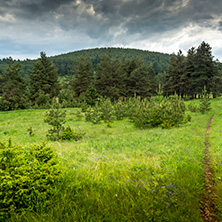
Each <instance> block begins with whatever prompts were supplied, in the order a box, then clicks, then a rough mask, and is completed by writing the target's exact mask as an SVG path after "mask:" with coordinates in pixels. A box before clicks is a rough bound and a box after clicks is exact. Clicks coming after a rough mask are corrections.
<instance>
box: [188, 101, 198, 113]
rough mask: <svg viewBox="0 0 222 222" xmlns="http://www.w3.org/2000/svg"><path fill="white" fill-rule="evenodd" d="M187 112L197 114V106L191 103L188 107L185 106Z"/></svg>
mask: <svg viewBox="0 0 222 222" xmlns="http://www.w3.org/2000/svg"><path fill="white" fill-rule="evenodd" d="M187 108H188V110H190V112H193V113H195V112H198V111H199V108H198V106H197V105H195V104H193V103H190V104H189V105H188V106H187Z"/></svg>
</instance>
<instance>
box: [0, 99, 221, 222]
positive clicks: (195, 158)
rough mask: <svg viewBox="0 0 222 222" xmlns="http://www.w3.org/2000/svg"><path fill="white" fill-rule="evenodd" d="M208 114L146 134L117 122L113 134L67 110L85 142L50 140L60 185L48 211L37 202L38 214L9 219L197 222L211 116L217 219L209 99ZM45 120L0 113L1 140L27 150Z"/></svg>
mask: <svg viewBox="0 0 222 222" xmlns="http://www.w3.org/2000/svg"><path fill="white" fill-rule="evenodd" d="M195 102H196V103H198V101H195ZM187 103H188V102H187ZM212 108H213V109H212V111H210V112H209V113H208V114H204V115H202V114H200V113H190V112H188V113H189V114H190V115H191V116H192V121H191V122H190V123H187V124H184V125H182V126H180V127H175V128H172V129H161V128H154V129H146V130H144V129H143V130H142V129H138V128H135V127H134V125H133V124H132V123H131V122H130V121H129V120H128V119H125V120H122V121H114V123H112V127H111V128H108V127H107V126H106V124H98V125H93V124H92V123H89V122H85V121H84V119H82V120H81V121H77V116H76V112H77V109H67V118H66V119H67V122H66V125H69V126H71V127H72V128H73V129H75V130H77V131H78V130H81V132H84V133H85V136H84V138H83V139H82V140H80V141H77V142H75V141H71V142H48V143H49V144H51V145H52V146H53V147H54V149H55V151H56V152H57V153H58V155H59V158H60V161H61V164H62V166H63V167H64V169H65V172H66V173H65V175H64V179H63V182H62V183H61V184H58V186H57V190H56V191H55V195H54V196H53V197H52V198H51V202H50V205H49V206H48V207H47V208H46V207H45V205H44V204H43V203H39V206H38V208H37V209H38V210H37V212H27V213H25V214H24V215H21V216H19V215H14V216H13V217H12V218H11V221H51V222H56V221H58V222H60V221H65V222H68V221H70V222H71V221H177V222H179V221H181V222H182V221H183V222H184V221H189V222H192V221H193V222H198V221H202V219H201V216H200V205H201V195H202V193H203V187H204V172H203V168H202V161H203V158H204V148H205V146H204V140H205V131H206V127H207V123H208V121H209V119H210V118H211V116H212V115H213V113H214V112H216V115H215V119H214V121H213V124H212V129H211V135H210V143H211V147H210V151H211V157H212V163H213V168H214V172H215V173H214V179H215V185H216V186H215V189H216V193H217V194H218V198H217V201H216V204H217V209H218V215H219V216H220V219H221V220H222V213H221V212H222V195H221V193H222V183H221V181H222V177H221V175H222V174H221V172H222V151H221V150H222V149H221V146H222V139H220V136H221V133H222V129H220V128H221V123H222V122H221V121H222V120H221V117H222V111H221V110H222V109H221V108H222V99H214V100H213V101H212ZM44 114H45V110H19V111H12V112H1V113H0V135H1V137H0V138H1V140H6V139H8V138H11V139H12V141H13V142H14V143H18V144H21V145H26V146H28V144H29V143H30V144H32V143H41V141H44V140H46V133H47V130H48V129H49V126H48V125H47V124H46V123H44V121H43V120H44ZM30 127H32V129H33V133H34V136H30V135H29V133H28V131H27V130H28V128H30Z"/></svg>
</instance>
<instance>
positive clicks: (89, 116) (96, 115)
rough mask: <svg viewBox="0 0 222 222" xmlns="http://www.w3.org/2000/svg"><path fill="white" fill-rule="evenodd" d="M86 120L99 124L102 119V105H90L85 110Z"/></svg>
mask: <svg viewBox="0 0 222 222" xmlns="http://www.w3.org/2000/svg"><path fill="white" fill-rule="evenodd" d="M85 117H86V121H89V122H92V123H94V124H98V123H100V122H101V120H102V111H101V107H100V106H99V105H98V104H96V105H95V106H94V107H89V108H88V109H87V110H86V112H85Z"/></svg>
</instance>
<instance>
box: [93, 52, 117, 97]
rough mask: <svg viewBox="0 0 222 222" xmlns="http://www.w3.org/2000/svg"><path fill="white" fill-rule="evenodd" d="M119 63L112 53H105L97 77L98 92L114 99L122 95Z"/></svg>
mask: <svg viewBox="0 0 222 222" xmlns="http://www.w3.org/2000/svg"><path fill="white" fill-rule="evenodd" d="M118 67H119V63H118V62H117V60H116V59H113V58H112V57H111V55H110V54H109V55H104V56H103V57H102V59H101V62H100V63H99V65H98V67H97V77H96V83H95V87H96V90H97V92H98V93H99V94H100V95H101V96H104V97H109V98H111V99H112V100H114V99H118V98H119V96H120V84H119V80H120V77H119V74H120V73H118V72H117V71H118Z"/></svg>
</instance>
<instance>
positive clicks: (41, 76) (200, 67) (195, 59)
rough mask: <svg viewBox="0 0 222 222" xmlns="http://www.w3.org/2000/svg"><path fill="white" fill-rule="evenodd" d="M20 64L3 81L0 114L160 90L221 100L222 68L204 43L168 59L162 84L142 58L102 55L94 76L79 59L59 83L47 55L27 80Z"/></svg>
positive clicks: (9, 67)
mask: <svg viewBox="0 0 222 222" xmlns="http://www.w3.org/2000/svg"><path fill="white" fill-rule="evenodd" d="M20 70H21V64H20V63H18V62H16V61H14V60H13V59H12V58H9V59H8V64H7V67H6V68H5V70H4V71H3V73H2V74H1V75H0V110H13V109H24V108H35V107H46V106H47V105H49V104H50V102H51V101H52V99H53V98H54V97H58V98H59V99H60V101H61V102H62V103H63V104H64V107H71V106H72V107H73V106H78V105H79V104H80V103H82V102H86V103H87V104H89V105H93V104H95V101H96V100H98V99H99V98H101V97H104V98H110V99H111V101H114V100H117V99H119V98H120V97H126V98H129V97H133V96H135V95H136V96H139V97H141V98H149V97H151V96H155V95H156V93H157V89H158V84H160V83H161V84H162V90H163V94H164V95H172V94H175V93H176V94H177V95H179V96H181V97H187V98H196V97H197V96H198V95H199V94H201V92H202V90H203V89H204V87H205V88H206V90H207V93H212V94H213V96H214V97H216V96H219V95H220V94H221V83H222V78H221V66H220V63H219V62H218V61H214V60H213V56H212V52H211V47H210V45H209V44H207V43H205V42H202V43H201V45H200V46H199V47H198V48H197V49H195V48H194V47H192V48H191V49H189V51H188V55H187V57H185V56H184V55H183V54H182V52H181V51H179V52H178V54H177V55H174V56H172V57H171V59H170V65H169V68H168V70H167V73H166V74H165V75H164V76H163V77H162V79H160V78H158V77H159V75H156V73H155V70H154V67H153V65H152V64H150V65H149V66H147V65H146V64H145V62H144V60H143V59H141V58H139V57H135V58H128V57H122V58H121V60H119V59H116V58H115V57H113V56H112V54H111V53H107V54H104V55H103V56H102V57H101V59H100V62H99V64H98V66H97V67H96V70H95V69H94V67H93V63H92V60H91V59H90V58H89V57H87V56H84V57H79V58H78V59H77V60H75V61H73V65H72V69H71V71H70V75H67V76H66V77H63V78H62V80H61V77H60V76H59V75H58V69H57V68H56V66H55V64H54V63H52V62H51V61H50V60H49V58H48V57H47V56H46V54H45V53H44V52H41V53H40V58H39V59H38V60H37V61H36V63H35V64H34V65H33V67H32V71H31V72H30V75H29V78H28V79H25V78H24V77H23V76H22V74H21V73H20Z"/></svg>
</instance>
